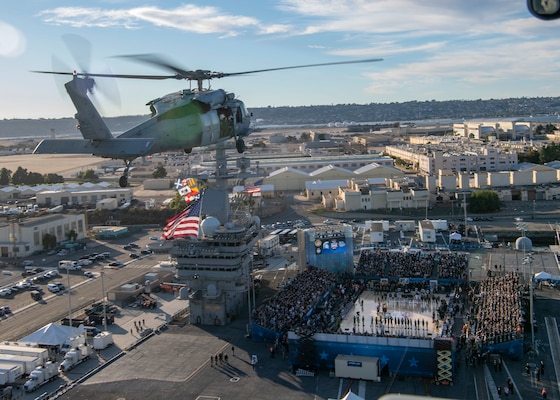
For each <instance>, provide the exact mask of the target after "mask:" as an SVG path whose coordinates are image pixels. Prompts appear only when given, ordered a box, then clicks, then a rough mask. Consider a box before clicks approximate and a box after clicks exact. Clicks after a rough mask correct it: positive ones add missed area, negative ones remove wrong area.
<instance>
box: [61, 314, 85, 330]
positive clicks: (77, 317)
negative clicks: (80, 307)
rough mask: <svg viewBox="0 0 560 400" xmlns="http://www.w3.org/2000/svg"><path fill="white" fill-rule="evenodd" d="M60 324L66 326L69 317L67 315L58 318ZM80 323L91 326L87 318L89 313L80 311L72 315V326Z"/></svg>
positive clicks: (68, 324) (68, 323) (68, 322)
mask: <svg viewBox="0 0 560 400" xmlns="http://www.w3.org/2000/svg"><path fill="white" fill-rule="evenodd" d="M60 323H61V325H66V326H70V318H68V317H64V318H62V319H61V320H60ZM80 325H84V326H91V325H92V322H91V320H90V318H89V315H87V314H85V313H82V314H79V315H75V316H73V317H72V326H73V327H75V328H77V327H79V326H80Z"/></svg>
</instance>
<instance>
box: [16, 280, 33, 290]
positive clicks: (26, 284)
mask: <svg viewBox="0 0 560 400" xmlns="http://www.w3.org/2000/svg"><path fill="white" fill-rule="evenodd" d="M16 286H17V287H18V288H19V289H28V288H29V286H31V283H29V282H27V281H20V282H18V283H16Z"/></svg>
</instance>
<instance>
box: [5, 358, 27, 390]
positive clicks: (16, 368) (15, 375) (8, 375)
mask: <svg viewBox="0 0 560 400" xmlns="http://www.w3.org/2000/svg"><path fill="white" fill-rule="evenodd" d="M22 376H23V371H22V369H21V366H20V365H18V364H10V363H0V386H6V385H10V384H12V383H14V382H15V381H17V380H18V379H20V378H21V377H22Z"/></svg>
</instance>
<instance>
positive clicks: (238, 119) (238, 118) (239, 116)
mask: <svg viewBox="0 0 560 400" xmlns="http://www.w3.org/2000/svg"><path fill="white" fill-rule="evenodd" d="M235 122H243V114H242V113H241V108H239V107H238V108H237V111H236V112H235Z"/></svg>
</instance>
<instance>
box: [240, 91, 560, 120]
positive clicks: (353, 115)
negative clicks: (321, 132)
mask: <svg viewBox="0 0 560 400" xmlns="http://www.w3.org/2000/svg"><path fill="white" fill-rule="evenodd" d="M249 111H251V112H252V113H253V118H254V119H262V120H263V122H262V124H288V125H298V124H319V123H329V122H343V121H347V122H383V121H387V122H397V121H398V122H407V121H418V120H430V119H473V118H500V117H501V118H509V117H522V116H530V115H533V116H537V115H554V114H558V113H559V112H560V97H537V98H513V99H502V100H493V99H491V100H451V101H409V102H405V103H384V104H380V103H371V104H337V105H331V106H307V107H267V108H250V109H249Z"/></svg>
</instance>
